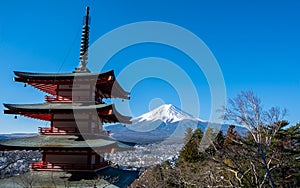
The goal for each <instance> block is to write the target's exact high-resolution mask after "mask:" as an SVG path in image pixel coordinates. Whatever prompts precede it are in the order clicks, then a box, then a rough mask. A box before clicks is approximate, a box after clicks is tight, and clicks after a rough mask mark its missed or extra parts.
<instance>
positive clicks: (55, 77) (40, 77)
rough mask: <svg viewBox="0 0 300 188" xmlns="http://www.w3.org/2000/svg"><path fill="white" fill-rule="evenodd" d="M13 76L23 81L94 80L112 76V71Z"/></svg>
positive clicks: (24, 73) (31, 73)
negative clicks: (75, 78) (76, 78)
mask: <svg viewBox="0 0 300 188" xmlns="http://www.w3.org/2000/svg"><path fill="white" fill-rule="evenodd" d="M14 73H15V75H16V76H18V77H19V78H23V79H37V80H57V81H58V80H68V79H74V77H78V78H82V79H95V78H98V77H100V79H101V77H105V76H114V71H113V70H110V71H107V72H102V73H89V72H80V73H75V72H72V73H34V72H21V71H14Z"/></svg>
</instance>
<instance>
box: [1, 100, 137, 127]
mask: <svg viewBox="0 0 300 188" xmlns="http://www.w3.org/2000/svg"><path fill="white" fill-rule="evenodd" d="M3 105H4V106H5V107H6V108H7V110H4V113H5V114H19V115H23V116H27V117H31V118H36V119H40V120H46V121H51V117H52V114H53V113H74V111H75V113H85V112H91V111H94V110H97V113H98V115H99V117H100V118H101V119H102V121H103V122H105V123H107V122H109V123H111V122H121V123H126V124H130V123H131V122H130V119H131V117H128V116H123V115H121V114H120V113H119V112H118V111H117V110H116V108H115V106H114V105H113V104H92V103H90V104H85V103H59V102H46V103H40V104H3Z"/></svg>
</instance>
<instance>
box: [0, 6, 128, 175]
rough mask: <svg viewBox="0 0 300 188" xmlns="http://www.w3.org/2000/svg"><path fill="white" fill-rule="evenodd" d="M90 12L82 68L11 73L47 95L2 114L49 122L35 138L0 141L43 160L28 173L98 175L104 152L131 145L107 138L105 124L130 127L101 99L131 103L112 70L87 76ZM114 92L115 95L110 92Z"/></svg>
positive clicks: (9, 106) (6, 147) (84, 33)
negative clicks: (37, 152)
mask: <svg viewBox="0 0 300 188" xmlns="http://www.w3.org/2000/svg"><path fill="white" fill-rule="evenodd" d="M88 45H89V7H87V8H86V16H85V18H84V25H83V28H82V41H81V49H80V65H79V67H78V68H76V69H75V71H73V72H71V73H56V74H51V73H31V72H17V71H15V72H14V73H15V78H14V80H15V81H16V82H22V83H24V84H28V85H31V86H33V87H34V88H37V89H39V90H41V91H43V92H45V93H47V94H48V95H47V96H46V97H45V102H44V103H41V104H4V106H5V107H6V109H5V110H4V113H5V114H14V115H22V116H26V117H29V118H35V119H39V120H44V121H48V122H50V127H39V135H37V136H34V137H28V138H19V139H12V140H6V141H1V142H0V147H1V149H4V150H40V151H42V161H41V162H35V163H32V164H31V167H32V169H36V170H49V169H63V170H96V169H100V168H103V167H105V166H107V165H108V162H106V161H105V160H104V158H103V157H102V156H103V155H101V154H103V153H105V152H114V151H116V150H127V149H130V146H128V145H126V144H124V143H121V142H117V141H115V140H113V139H110V138H109V136H108V134H107V132H106V131H104V130H103V129H102V125H103V124H104V123H113V122H121V123H125V124H129V123H130V117H126V116H123V115H121V114H120V113H118V111H117V110H116V109H115V107H114V105H113V104H105V103H104V101H103V99H104V98H121V99H129V93H127V92H125V91H124V90H123V89H122V88H121V86H120V85H119V84H118V82H117V80H116V77H115V75H114V71H113V70H112V71H108V72H103V73H91V72H90V71H89V70H88V69H87V67H86V65H87V54H88V53H87V52H88ZM112 90H113V92H112Z"/></svg>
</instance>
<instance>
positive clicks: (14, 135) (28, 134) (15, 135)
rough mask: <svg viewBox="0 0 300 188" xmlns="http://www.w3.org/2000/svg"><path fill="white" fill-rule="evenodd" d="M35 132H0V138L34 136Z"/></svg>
mask: <svg viewBox="0 0 300 188" xmlns="http://www.w3.org/2000/svg"><path fill="white" fill-rule="evenodd" d="M36 135H37V133H13V134H0V140H9V139H14V138H24V137H30V136H36Z"/></svg>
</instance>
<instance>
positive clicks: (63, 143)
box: [0, 135, 132, 150]
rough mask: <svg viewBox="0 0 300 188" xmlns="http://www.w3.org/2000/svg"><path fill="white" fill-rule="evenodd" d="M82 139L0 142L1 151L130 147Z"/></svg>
mask: <svg viewBox="0 0 300 188" xmlns="http://www.w3.org/2000/svg"><path fill="white" fill-rule="evenodd" d="M84 138H85V139H82V137H81V136H76V135H63V136H61V135H58V136H57V135H38V136H33V137H26V138H16V139H10V140H2V141H0V148H1V149H8V150H10V149H32V150H39V149H62V148H63V149H79V150H80V149H87V148H93V149H111V148H114V149H115V150H128V149H131V147H132V146H130V145H128V144H125V143H123V142H118V141H116V140H113V139H111V138H109V137H108V136H104V135H87V137H84Z"/></svg>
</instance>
